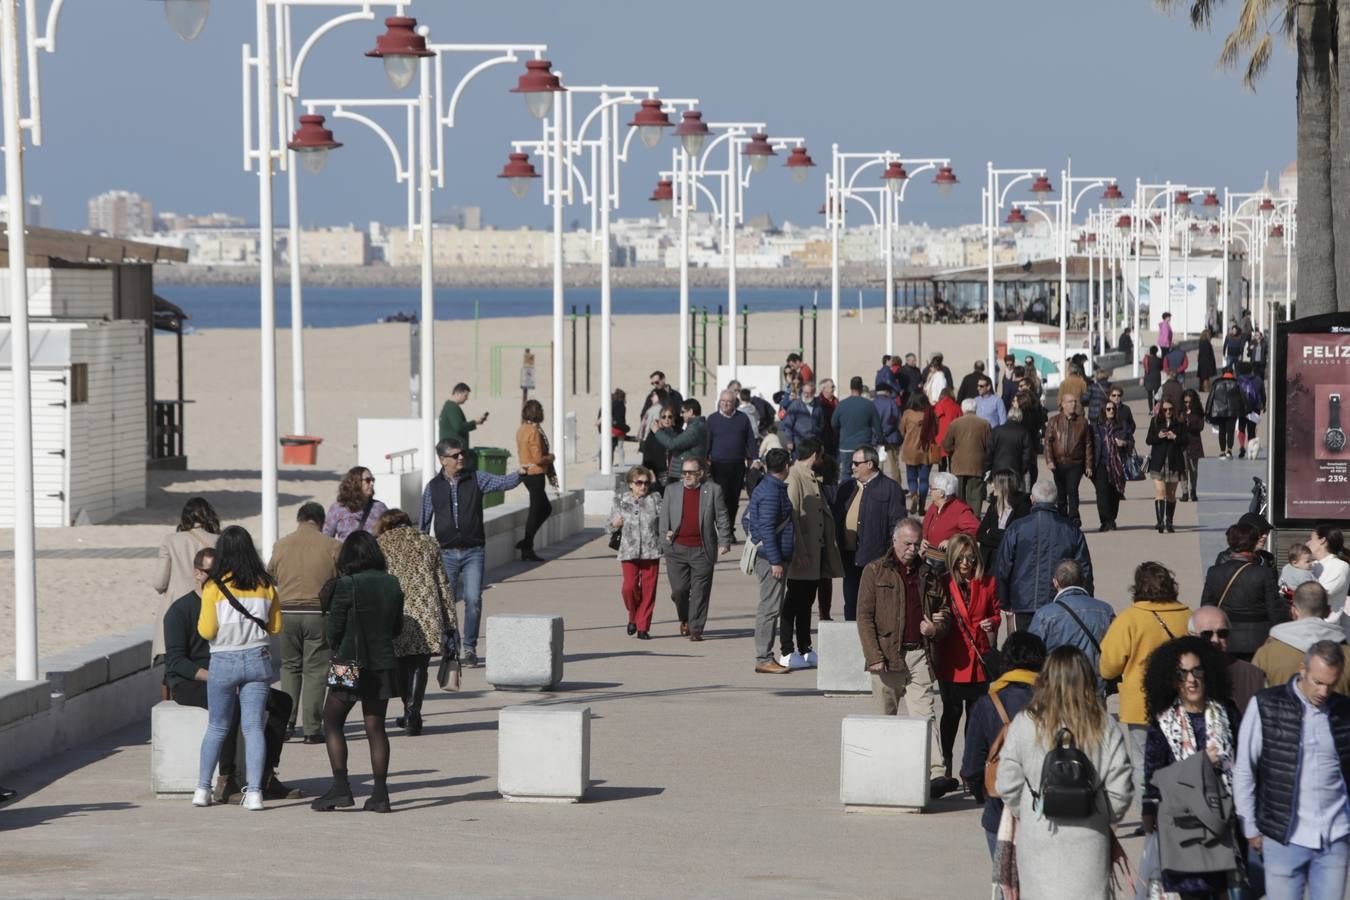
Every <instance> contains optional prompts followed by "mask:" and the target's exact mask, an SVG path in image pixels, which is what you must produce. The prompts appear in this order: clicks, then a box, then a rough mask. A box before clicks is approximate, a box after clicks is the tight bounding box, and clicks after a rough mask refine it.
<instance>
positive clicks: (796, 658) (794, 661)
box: [783, 650, 807, 669]
mask: <svg viewBox="0 0 1350 900" xmlns="http://www.w3.org/2000/svg"><path fill="white" fill-rule="evenodd" d="M783 665H785V666H787V667H788V668H789V669H805V668H806V667H807V665H806V660H805V659H804V658H803V657H802V655H801V654H800V653H798V652H797V651H796V650H793V651H792V655H791V656H789V657H788V658H787V662H785V663H783Z"/></svg>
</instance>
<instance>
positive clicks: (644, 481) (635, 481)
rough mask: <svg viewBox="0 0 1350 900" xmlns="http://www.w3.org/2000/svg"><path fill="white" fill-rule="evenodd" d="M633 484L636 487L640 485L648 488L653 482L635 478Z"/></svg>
mask: <svg viewBox="0 0 1350 900" xmlns="http://www.w3.org/2000/svg"><path fill="white" fill-rule="evenodd" d="M633 484H635V485H636V484H640V485H642V486H643V487H646V486H647V485H649V484H651V482H650V481H648V480H647V479H645V478H634V479H633Z"/></svg>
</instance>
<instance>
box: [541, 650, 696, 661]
mask: <svg viewBox="0 0 1350 900" xmlns="http://www.w3.org/2000/svg"><path fill="white" fill-rule="evenodd" d="M693 655H694V654H692V653H653V652H651V651H649V650H615V651H614V652H613V653H574V654H569V655H565V656H563V662H564V663H578V662H586V661H587V660H591V659H615V658H617V657H620V656H670V657H675V658H677V659H688V658H691V657H693Z"/></svg>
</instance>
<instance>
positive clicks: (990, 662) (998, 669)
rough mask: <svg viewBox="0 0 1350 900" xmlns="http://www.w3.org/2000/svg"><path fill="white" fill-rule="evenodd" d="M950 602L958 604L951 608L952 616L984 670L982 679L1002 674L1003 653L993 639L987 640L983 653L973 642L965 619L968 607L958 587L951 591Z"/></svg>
mask: <svg viewBox="0 0 1350 900" xmlns="http://www.w3.org/2000/svg"><path fill="white" fill-rule="evenodd" d="M952 604H953V605H955V604H960V606H959V607H958V608H957V609H955V610H953V611H954V612H955V613H956V615H955V616H953V618H954V619H956V622H957V625H958V626H959V627H960V629H961V636H962V637H964V638H965V639H966V644H967V645H968V646H969V647H970V652H971V654H972V655H973V656H974V657H975V659H977V660H979V662H980V668H981V669H983V670H984V680H985V681H993V680H994V679H995V678H997V677H998V676H1000V675H1002V674H1003V654H1002V653H1000V652H999V651H998V648H997V647H995V646H994V645H993V641H990V642H989V649H988V650H986V651H985V652H983V653H981V652H980V648H979V645H978V644H976V643H975V635H974V634H972V633H971V630H970V623H969V622H967V621H966V618H967V615H968V610H969V607H967V606H966V600H965V598H964V597H962V596H961V589H960V588H957V589H956V590H954V591H952Z"/></svg>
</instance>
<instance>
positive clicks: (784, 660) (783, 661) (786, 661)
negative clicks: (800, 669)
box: [778, 656, 792, 669]
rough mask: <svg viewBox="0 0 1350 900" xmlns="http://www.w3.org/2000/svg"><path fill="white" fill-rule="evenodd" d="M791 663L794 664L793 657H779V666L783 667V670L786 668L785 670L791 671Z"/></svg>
mask: <svg viewBox="0 0 1350 900" xmlns="http://www.w3.org/2000/svg"><path fill="white" fill-rule="evenodd" d="M791 662H792V657H791V656H780V657H778V664H779V665H780V666H782V667H783V668H785V669H790V668H792V666H791V665H790V663H791Z"/></svg>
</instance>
